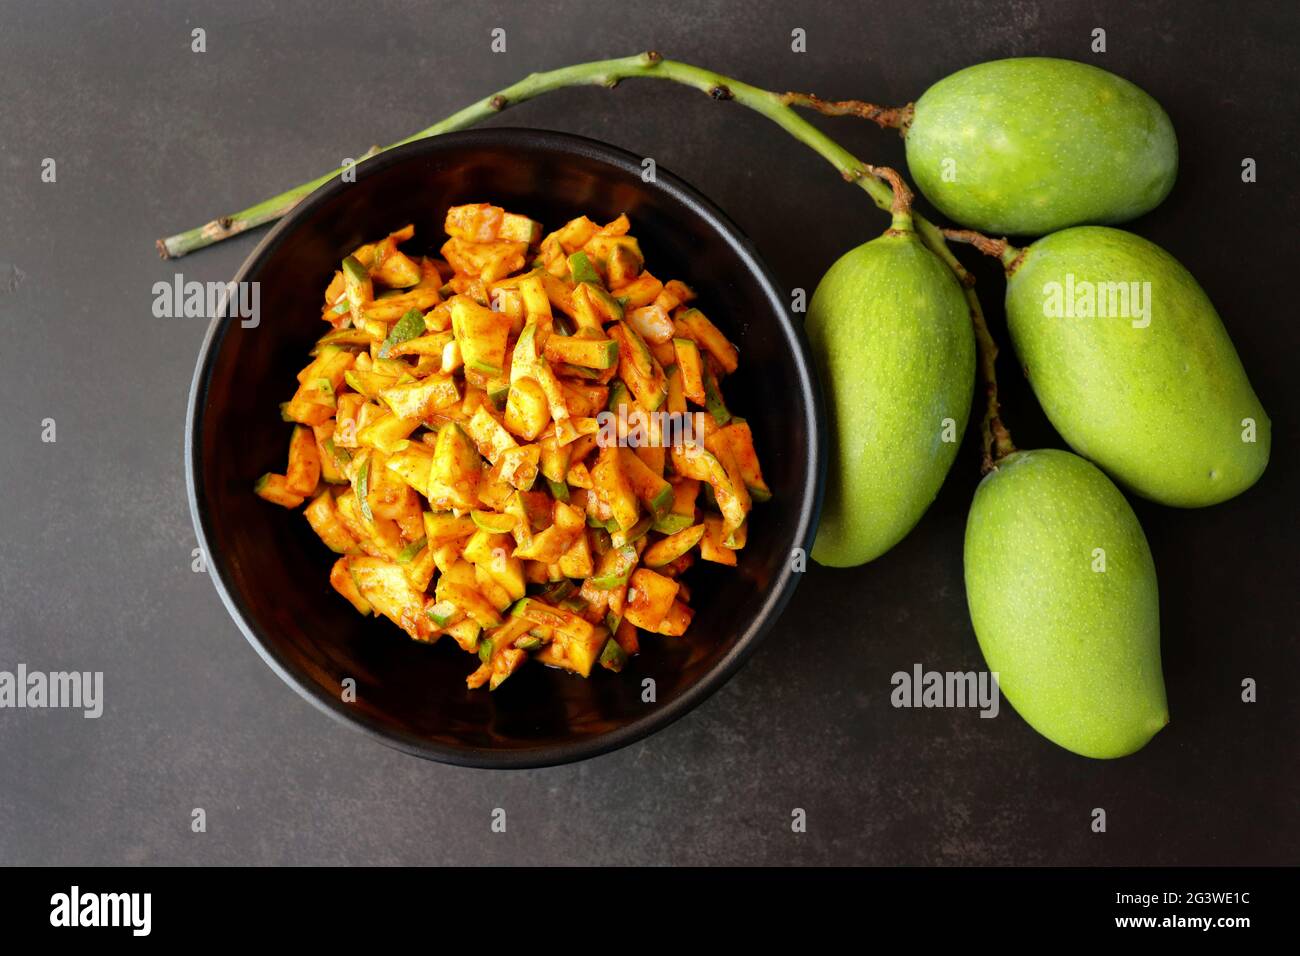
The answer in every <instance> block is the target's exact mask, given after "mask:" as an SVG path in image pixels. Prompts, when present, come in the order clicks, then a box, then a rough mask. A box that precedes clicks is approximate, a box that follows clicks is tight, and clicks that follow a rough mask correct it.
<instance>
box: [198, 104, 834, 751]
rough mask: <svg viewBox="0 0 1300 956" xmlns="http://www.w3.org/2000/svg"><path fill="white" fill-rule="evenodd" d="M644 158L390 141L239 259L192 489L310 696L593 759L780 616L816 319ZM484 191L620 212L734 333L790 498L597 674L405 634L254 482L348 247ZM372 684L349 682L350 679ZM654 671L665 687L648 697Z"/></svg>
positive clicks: (736, 394)
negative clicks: (734, 561)
mask: <svg viewBox="0 0 1300 956" xmlns="http://www.w3.org/2000/svg"><path fill="white" fill-rule="evenodd" d="M641 173H642V168H641V162H640V159H639V158H638V157H635V156H632V155H630V154H628V153H625V152H623V151H622V150H618V149H615V148H613V147H610V146H606V145H603V144H601V143H597V142H594V141H592V140H588V139H582V138H579V137H575V136H569V135H564V134H559V133H551V132H543V131H536V130H522V129H489V130H480V131H471V132H463V133H451V134H448V135H445V136H438V137H436V138H433V139H427V140H423V141H420V142H416V143H412V144H410V145H407V146H403V147H401V148H400V149H395V150H393V151H391V152H387V153H384V154H381V155H380V156H378V157H375V158H374V159H371V160H369V161H368V162H366V163H365V164H364V165H363V166H361V167H359V168H358V176H357V181H356V182H355V183H344V182H341V181H339V180H334V181H333V182H331V183H330V184H328V185H326V186H323V187H321V188H320V189H318V190H317V191H316V192H315V193H313V194H312V195H311V196H309V197H308V198H307V199H306V200H305V201H304V202H303V203H302V204H301V205H299V206H298V207H297V208H296V209H294V210H293V212H291V213H290V214H289V215H288V216H287V217H286V218H285V219H284V220H283V221H282V222H280V223H279V225H277V226H276V227H275V228H274V229H273V230H272V231H271V233H270V234H269V235H267V236H266V238H265V239H264V240H263V241H262V242H261V243H260V244H259V245H258V247H257V249H256V250H254V252H253V254H252V255H251V256H250V257H249V258H248V261H247V262H245V263H244V266H243V268H242V269H241V270H240V272H239V275H238V277H237V280H238V281H241V282H258V283H260V296H261V299H260V307H261V308H260V319H261V321H260V324H259V325H258V326H257V327H255V328H242V327H241V325H240V323H239V322H238V321H237V320H236V319H234V318H229V319H227V318H219V319H218V320H217V321H215V322H214V323H213V324H212V327H211V328H210V329H209V330H208V334H207V338H206V340H205V341H204V343H203V349H202V352H201V353H200V356H199V364H198V368H197V370H196V371H195V376H194V384H193V387H192V389H191V392H190V403H189V418H188V423H187V433H186V465H187V480H188V487H189V495H190V507H191V511H192V513H193V516H194V522H195V525H196V527H197V529H198V534H199V539H200V542H201V544H202V545H203V548H204V549H205V552H206V554H207V558H208V571H209V573H210V574H211V576H212V578H213V580H214V581H215V582H216V586H217V590H218V591H219V592H220V594H221V598H222V600H223V601H224V602H225V604H226V607H227V608H228V609H229V611H230V614H231V616H232V617H234V619H235V620H236V621H237V622H238V623H239V626H240V628H241V629H242V630H243V632H244V636H245V637H247V638H248V640H249V642H250V643H251V644H252V645H253V647H254V648H256V649H257V651H258V653H259V654H261V655H262V657H263V658H264V659H265V660H266V662H267V663H268V664H269V665H271V667H272V668H273V669H274V670H275V672H276V673H277V674H279V675H280V676H281V677H282V678H284V680H285V681H286V682H287V683H288V684H289V685H290V686H292V687H293V688H294V689H295V690H297V691H298V693H300V694H301V695H302V696H303V697H305V698H307V699H308V700H310V701H311V702H312V703H314V704H316V705H317V706H318V707H320V708H321V709H322V710H325V711H326V712H328V713H330V714H332V715H333V716H335V717H337V718H338V719H340V720H342V721H344V722H346V723H348V724H351V725H354V726H357V727H360V728H362V729H363V730H365V731H367V732H369V733H371V734H373V735H374V736H376V737H378V738H379V739H380V740H381V741H383V742H384V743H387V744H389V745H391V746H394V747H397V748H398V749H401V750H405V751H408V752H410V753H414V754H418V755H420V756H423V757H429V758H432V759H434V760H441V761H445V762H448V763H456V764H463V765H468V766H476V767H533V766H543V765H548V764H556V763H564V762H567V761H571V760H579V759H582V758H584V757H590V756H592V755H595V754H599V753H603V752H605V751H608V750H612V749H614V748H616V747H620V746H623V745H624V744H627V743H630V742H632V741H634V740H637V739H639V738H641V737H644V736H645V735H646V734H649V733H652V732H653V731H655V730H658V729H659V728H661V727H663V726H665V725H667V724H669V723H671V722H672V721H673V720H675V719H676V718H678V717H680V716H682V715H683V714H684V713H686V712H687V711H688V710H690V709H691V708H692V707H693V706H695V705H696V704H698V703H700V702H701V701H702V700H704V698H705V697H707V696H708V695H709V694H711V693H713V692H714V691H715V690H717V689H718V687H720V686H721V685H722V684H723V682H724V681H726V679H727V678H728V677H729V676H730V675H731V674H732V673H733V672H734V671H735V670H736V669H737V667H739V666H740V664H741V663H742V662H743V661H744V660H745V658H746V657H747V656H748V655H749V653H750V652H751V651H752V650H753V649H754V646H755V644H756V643H757V642H758V640H759V638H760V637H761V636H762V635H763V634H764V632H766V631H767V629H768V628H769V627H771V625H772V624H773V622H774V621H775V620H776V618H777V616H778V615H779V614H780V612H781V609H782V607H783V606H784V605H785V603H786V601H787V600H788V599H789V597H790V594H791V592H792V591H793V590H794V587H795V584H796V583H797V580H798V577H799V575H798V573H797V572H794V571H792V570H791V552H792V549H794V548H804V549H805V550H807V549H808V548H809V547H810V546H811V542H812V536H813V532H814V530H815V524H816V517H817V512H818V508H819V505H820V488H821V480H822V473H823V470H824V469H823V448H822V440H821V439H820V437H819V434H818V415H819V413H818V404H819V403H818V392H817V385H816V380H815V377H814V375H815V373H814V372H813V370H812V366H811V363H810V362H809V358H808V353H807V349H806V346H805V343H804V339H803V335H802V331H801V330H800V329H799V328H798V327H797V326H796V324H795V323H794V322H792V321H791V319H790V316H789V315H788V314H787V311H786V307H785V299H784V297H783V296H782V294H781V292H780V291H779V289H778V288H777V286H776V284H775V283H774V282H773V280H772V277H771V275H770V274H769V273H768V271H767V269H766V268H765V267H764V265H763V263H762V262H761V260H760V259H759V257H758V254H757V253H756V252H755V251H754V248H753V246H752V245H751V244H750V243H749V241H748V240H747V239H745V238H744V237H743V236H742V235H741V234H740V233H739V231H738V230H737V228H736V227H735V225H733V224H732V223H731V221H730V220H728V219H727V218H726V216H725V215H723V214H722V213H721V212H720V211H719V210H718V209H717V208H716V207H714V206H713V205H712V204H711V203H710V202H709V201H708V200H706V199H705V198H704V197H702V196H701V195H699V193H697V192H696V191H695V190H694V189H692V188H691V187H689V186H687V185H686V184H685V183H683V182H682V181H681V180H680V179H678V178H677V177H675V176H673V175H671V174H670V173H668V172H666V171H664V170H663V169H659V170H658V173H657V177H656V181H655V182H649V183H647V182H644V181H643V180H642V176H641ZM484 201H490V202H492V203H493V204H495V205H498V206H504V207H506V208H507V209H510V210H512V211H514V212H520V213H525V214H527V215H528V216H531V217H532V218H533V219H536V220H539V221H540V222H542V223H543V225H544V226H545V227H546V228H548V229H553V228H557V227H558V226H560V225H561V224H563V223H564V222H566V221H568V220H569V219H571V218H573V217H574V216H577V215H580V214H583V213H586V214H588V215H590V216H592V217H593V218H595V219H597V220H602V221H603V220H608V219H613V218H615V217H616V216H617V215H618V214H619V213H622V212H626V213H627V214H628V215H629V216H630V217H631V218H632V223H633V232H634V234H635V235H636V236H637V238H638V239H639V240H640V242H641V246H642V248H643V250H644V251H645V253H646V258H647V262H648V264H649V268H650V269H651V271H653V272H654V273H655V274H656V275H659V276H660V277H662V278H665V279H667V278H680V279H683V280H684V281H686V282H688V283H689V284H690V285H691V286H693V287H694V288H695V289H696V290H697V292H698V294H699V304H700V306H701V307H702V308H703V309H704V311H705V313H706V314H707V315H708V316H709V317H710V318H711V319H713V321H714V322H716V323H717V324H718V325H719V326H720V327H721V328H722V330H723V331H724V332H725V333H726V334H727V335H728V336H729V337H730V338H731V339H732V341H734V342H735V343H736V344H737V346H738V347H739V349H740V354H741V365H740V370H739V372H738V373H737V374H735V375H734V376H731V377H728V378H727V380H726V383H725V388H726V396H727V401H728V404H729V405H730V406H731V408H732V409H733V410H734V411H735V412H736V413H737V414H739V415H743V416H744V417H746V418H747V419H748V420H749V422H750V425H751V427H752V429H753V432H754V440H755V444H756V446H757V448H758V452H759V455H760V457H761V459H762V463H763V472H764V476H765V477H766V479H767V481H768V483H769V484H770V485H771V487H772V490H773V493H774V497H773V500H772V501H771V502H770V503H767V504H762V505H756V506H755V511H754V514H753V516H752V518H751V520H750V531H749V540H748V543H747V546H746V547H745V549H744V550H743V551H741V552H740V553H739V558H740V560H739V566H738V567H737V568H734V569H733V568H723V567H719V566H716V565H713V566H709V565H705V566H704V567H700V565H697V566H696V568H694V569H692V571H691V572H690V575H689V577H688V578H687V580H689V581H691V582H692V590H693V594H692V604H693V605H694V607H695V609H696V614H695V619H694V622H693V623H692V625H691V629H690V631H689V632H688V635H687V636H686V637H685V638H665V637H648V638H646V639H645V640H644V642H643V650H642V653H641V654H640V655H638V656H637V657H635V658H634V659H633V660H632V661H631V662H630V664H629V666H628V667H627V668H626V669H625V670H624V671H623V672H622V673H621V674H614V673H611V672H608V671H605V670H603V669H597V670H596V671H594V672H593V674H592V676H591V678H590V679H589V680H583V679H581V678H579V677H574V676H572V675H569V674H566V673H564V672H561V671H556V670H552V669H549V668H546V667H542V666H540V665H529V666H526V667H524V668H522V669H521V670H520V671H519V672H517V673H516V674H514V675H513V676H512V677H511V678H510V680H508V681H506V683H504V684H503V685H502V686H501V687H500V688H499V689H498V690H496V691H494V692H491V693H489V692H488V691H487V690H473V691H471V690H467V689H466V687H465V677H466V675H467V674H468V673H469V672H470V671H471V670H472V669H473V667H474V664H475V662H474V661H473V660H471V658H470V657H469V656H468V655H467V654H465V652H463V651H462V650H460V649H459V648H458V647H456V646H455V645H454V644H453V643H452V642H451V641H449V640H448V641H442V642H440V643H438V644H436V645H433V646H427V645H421V644H417V643H415V642H413V641H411V640H409V639H408V638H407V637H406V636H405V635H404V634H402V633H401V631H399V630H398V629H397V628H396V627H394V626H393V625H392V624H391V623H389V622H388V621H386V620H383V619H374V618H363V617H361V616H360V615H358V614H357V613H356V612H355V611H353V610H352V608H351V607H349V606H348V605H347V604H346V602H344V601H343V599H342V598H340V597H339V596H338V595H337V594H335V593H334V591H333V590H332V589H331V588H330V585H329V581H328V572H329V568H330V565H331V563H332V562H333V560H334V555H332V554H331V553H330V552H329V551H327V550H326V549H325V547H324V546H323V545H322V544H321V542H320V540H319V539H318V538H317V537H316V535H315V534H314V533H313V532H312V530H311V529H310V527H309V526H308V524H307V522H306V520H305V519H304V518H303V516H302V514H301V512H300V511H289V510H286V509H283V508H278V507H275V506H274V505H271V504H268V503H267V502H264V501H262V500H261V499H259V498H257V497H255V496H254V495H253V493H252V488H253V482H254V480H255V479H256V478H257V477H258V476H259V475H261V474H262V473H263V472H266V471H283V469H284V464H285V455H286V450H287V446H288V441H289V430H290V429H289V426H288V425H287V424H286V423H284V422H283V421H281V420H280V416H279V412H278V403H279V402H281V401H284V400H285V399H287V398H288V397H289V394H290V392H291V391H292V386H293V383H294V374H295V372H297V371H298V369H300V368H301V367H302V366H303V365H304V364H306V361H307V351H308V349H309V348H310V347H311V345H312V343H313V342H314V341H315V340H316V339H317V338H318V337H319V336H320V335H321V334H322V333H323V332H324V331H325V327H324V326H323V325H322V323H321V321H320V318H319V316H320V302H321V294H322V290H323V289H324V287H325V285H326V283H327V282H328V281H329V279H330V277H331V275H332V274H333V272H334V270H335V269H336V268H337V267H338V263H339V262H340V261H341V260H342V258H343V257H344V256H345V255H347V254H348V253H349V252H350V251H351V250H353V249H354V248H356V247H357V246H358V245H360V244H361V243H363V242H366V241H370V240H372V239H374V238H375V237H376V236H381V235H384V234H386V233H387V232H389V231H390V230H393V229H396V228H398V227H400V226H402V225H403V224H405V223H407V222H414V223H415V227H416V238H415V240H413V243H414V245H415V246H416V247H417V248H420V251H426V250H432V249H436V247H437V246H438V245H440V244H441V242H442V240H443V238H444V235H443V232H442V222H443V218H444V215H445V213H446V210H447V207H448V206H450V205H455V204H458V203H469V202H484ZM349 677H351V678H353V679H355V681H356V690H357V699H356V701H355V702H353V703H345V702H344V701H343V700H342V692H341V686H342V684H341V682H342V681H343V680H344V679H345V678H349ZM645 678H653V679H654V682H655V684H654V689H655V698H656V699H655V701H654V702H653V703H645V702H643V699H642V695H643V681H644V679H645Z"/></svg>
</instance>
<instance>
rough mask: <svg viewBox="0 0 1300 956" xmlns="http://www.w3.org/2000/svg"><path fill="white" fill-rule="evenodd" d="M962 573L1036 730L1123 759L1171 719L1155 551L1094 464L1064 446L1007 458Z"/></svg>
mask: <svg viewBox="0 0 1300 956" xmlns="http://www.w3.org/2000/svg"><path fill="white" fill-rule="evenodd" d="M965 566H966V601H967V604H968V605H969V607H970V614H971V621H972V623H973V624H974V626H975V634H976V636H977V637H978V638H979V644H980V649H981V650H982V651H983V652H984V660H985V662H986V663H987V664H988V667H989V670H991V671H994V672H996V673H997V675H998V685H999V686H1000V687H1001V688H1002V693H1003V694H1004V695H1005V696H1006V698H1007V700H1008V701H1010V702H1011V705H1012V706H1013V707H1015V709H1016V711H1017V712H1018V713H1019V714H1020V716H1021V717H1023V718H1024V719H1025V720H1026V721H1027V722H1028V723H1029V725H1030V726H1031V727H1033V728H1034V729H1035V730H1037V731H1038V732H1039V733H1040V734H1042V735H1043V736H1044V737H1046V738H1047V739H1048V740H1051V741H1052V742H1054V743H1057V744H1060V745H1061V746H1062V747H1064V748H1065V749H1067V750H1071V751H1073V752H1075V753H1077V754H1082V755H1083V756H1085V757H1099V758H1105V757H1123V756H1125V755H1127V754H1131V753H1133V752H1134V751H1136V750H1140V749H1141V748H1142V747H1143V746H1145V744H1146V742H1147V741H1148V740H1150V739H1151V738H1152V736H1154V735H1155V733H1156V732H1157V731H1158V730H1160V728H1162V727H1163V726H1164V725H1165V724H1167V723H1169V709H1168V706H1167V704H1166V702H1165V685H1164V679H1163V677H1162V676H1161V672H1160V609H1159V601H1158V600H1157V594H1156V570H1155V565H1154V564H1153V563H1152V561H1151V550H1150V549H1149V548H1148V547H1147V540H1146V537H1145V536H1144V535H1143V534H1142V528H1141V526H1140V525H1139V524H1138V520H1137V517H1136V516H1135V515H1134V514H1133V509H1132V508H1130V507H1129V504H1128V502H1127V501H1125V500H1124V495H1123V494H1122V493H1121V492H1120V490H1119V489H1118V488H1116V487H1115V486H1114V485H1113V484H1112V483H1111V482H1110V480H1109V479H1107V477H1106V476H1105V475H1104V474H1102V473H1101V472H1100V471H1099V470H1098V469H1097V468H1096V466H1094V465H1092V464H1091V463H1089V462H1086V461H1084V460H1083V459H1082V458H1079V457H1078V456H1077V455H1072V454H1070V453H1069V452H1067V451H1057V450H1055V449H1048V450H1040V451H1020V452H1015V453H1014V454H1011V455H1009V456H1007V457H1006V458H1004V459H1003V460H1002V462H1000V463H999V465H998V467H997V469H996V470H995V471H991V472H990V473H989V474H988V475H986V476H985V478H984V480H983V481H982V482H981V483H980V486H979V488H978V490H977V491H976V492H975V501H974V503H973V504H972V505H971V510H970V519H969V520H968V521H967V524H966V552H965Z"/></svg>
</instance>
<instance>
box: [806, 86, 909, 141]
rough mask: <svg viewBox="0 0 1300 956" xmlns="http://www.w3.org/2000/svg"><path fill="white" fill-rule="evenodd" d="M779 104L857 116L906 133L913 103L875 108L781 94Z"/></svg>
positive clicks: (815, 97) (850, 101)
mask: <svg viewBox="0 0 1300 956" xmlns="http://www.w3.org/2000/svg"><path fill="white" fill-rule="evenodd" d="M781 102H782V103H784V104H785V105H786V106H802V107H804V108H805V109H810V110H816V111H817V112H818V113H821V114H822V115H824V116H857V117H859V118H861V119H865V120H871V122H873V123H875V124H876V125H877V126H879V127H880V128H881V129H896V130H898V131H899V132H900V133H904V134H905V133H906V132H907V128H908V127H909V126H911V125H912V114H913V108H914V106H915V104H914V103H908V104H906V105H905V106H877V105H876V104H875V103H865V102H863V101H862V100H824V99H822V98H821V97H820V96H817V95H816V94H815V93H782V94H781Z"/></svg>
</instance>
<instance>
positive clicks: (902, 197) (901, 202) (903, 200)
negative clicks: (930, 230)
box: [867, 166, 914, 232]
mask: <svg viewBox="0 0 1300 956" xmlns="http://www.w3.org/2000/svg"><path fill="white" fill-rule="evenodd" d="M867 171H868V172H870V173H871V175H873V176H875V177H876V178H877V179H883V180H884V181H885V182H887V183H889V188H890V190H891V191H892V192H893V197H894V198H893V200H892V201H891V202H890V204H889V212H890V214H891V215H892V216H893V217H894V221H893V224H892V225H891V226H890V229H891V230H892V231H896V232H911V231H912V200H913V198H914V197H913V195H912V190H911V188H910V187H909V186H908V185H907V183H906V182H904V181H903V177H902V176H900V175H899V174H898V170H896V169H891V168H890V167H888V166H867Z"/></svg>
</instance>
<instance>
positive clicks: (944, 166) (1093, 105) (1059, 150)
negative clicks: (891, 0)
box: [907, 57, 1178, 236]
mask: <svg viewBox="0 0 1300 956" xmlns="http://www.w3.org/2000/svg"><path fill="white" fill-rule="evenodd" d="M907 164H908V168H909V169H910V170H911V173H912V178H913V179H915V181H916V184H917V185H918V186H919V187H920V189H921V192H922V193H924V194H925V197H926V198H927V199H928V200H930V202H931V203H933V204H934V206H935V207H936V208H937V209H939V210H940V211H941V212H942V213H943V214H944V215H945V216H948V217H949V218H951V219H952V220H953V221H955V222H958V223H960V224H962V225H964V226H969V227H971V228H973V229H979V230H981V231H983V232H987V233H991V234H994V235H1010V236H1041V235H1045V234H1046V233H1049V232H1053V231H1055V230H1057V229H1064V228H1066V227H1068V226H1077V225H1081V224H1085V223H1100V224H1113V223H1119V222H1126V221H1127V220H1129V219H1133V218H1135V217H1137V216H1140V215H1142V214H1143V213H1145V212H1147V211H1149V210H1151V209H1153V208H1155V206H1157V205H1158V204H1159V203H1160V202H1161V200H1163V199H1164V198H1165V196H1167V195H1168V194H1169V190H1170V189H1172V188H1173V185H1174V180H1175V179H1176V178H1177V175H1178V140H1177V137H1176V136H1175V135H1174V127H1173V124H1172V123H1171V122H1170V121H1169V117H1168V115H1166V113H1165V111H1164V110H1163V109H1161V107H1160V104H1159V103H1157V102H1156V101H1155V100H1154V99H1152V98H1151V97H1150V96H1148V95H1147V94H1146V93H1145V92H1143V91H1142V90H1141V89H1140V88H1138V87H1137V86H1135V85H1133V84H1132V83H1130V82H1129V81H1128V80H1125V79H1122V78H1121V77H1118V76H1115V75H1114V74H1113V73H1108V72H1107V71H1105V70H1102V69H1099V68H1098V67H1095V66H1091V65H1089V64H1086V63H1075V62H1073V61H1071V60H1058V59H1051V58H1048V57H1025V58H1019V59H1010V60H994V61H992V62H989V63H981V64H978V65H976V66H972V67H968V68H966V69H964V70H960V71H958V72H956V73H954V74H952V75H951V76H948V77H946V78H944V79H942V80H940V81H939V82H938V83H935V84H934V85H933V86H931V87H930V88H929V89H928V90H926V92H925V94H924V95H923V96H922V97H921V98H920V99H919V100H917V102H916V107H915V114H914V117H913V120H912V123H911V126H910V128H909V129H908V131H907Z"/></svg>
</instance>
